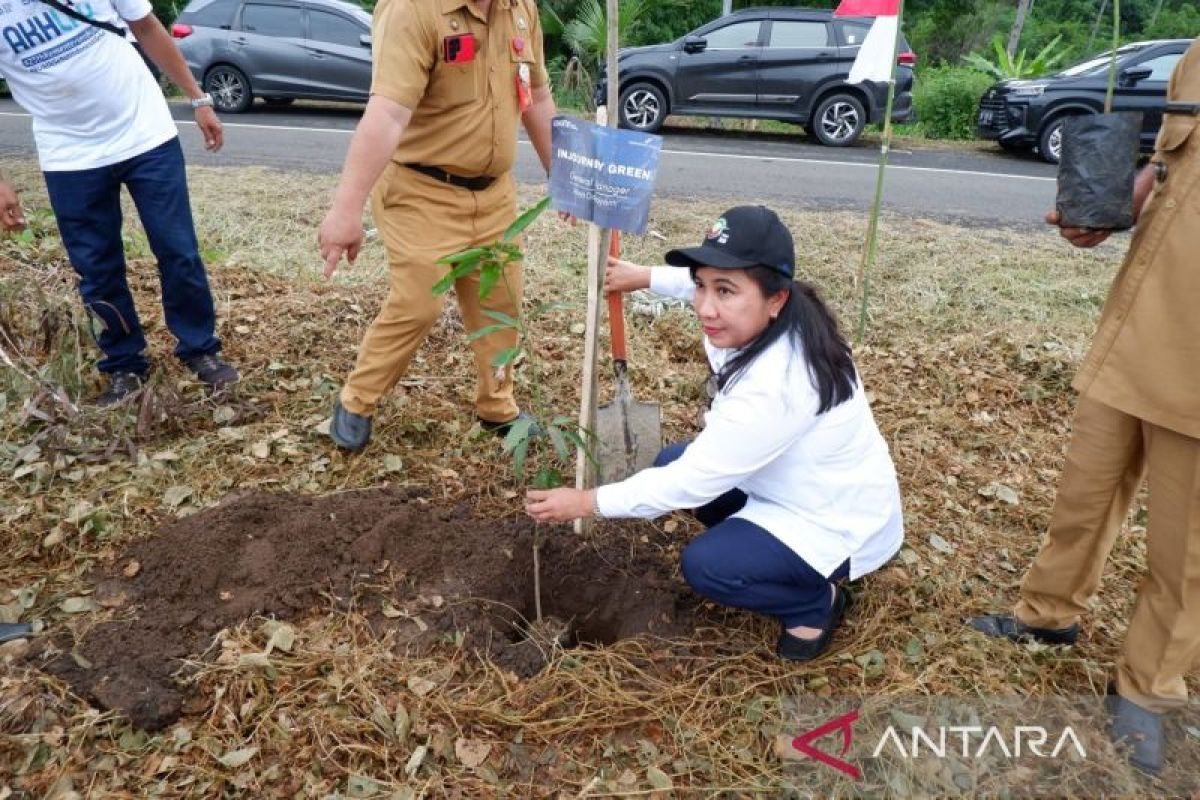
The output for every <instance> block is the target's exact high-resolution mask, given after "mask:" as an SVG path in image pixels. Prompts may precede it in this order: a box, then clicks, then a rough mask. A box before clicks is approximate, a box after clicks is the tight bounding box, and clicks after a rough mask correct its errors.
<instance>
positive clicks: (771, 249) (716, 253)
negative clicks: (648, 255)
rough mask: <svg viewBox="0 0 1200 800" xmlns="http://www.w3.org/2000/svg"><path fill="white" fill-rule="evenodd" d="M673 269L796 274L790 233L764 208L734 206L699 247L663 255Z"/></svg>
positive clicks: (706, 235)
mask: <svg viewBox="0 0 1200 800" xmlns="http://www.w3.org/2000/svg"><path fill="white" fill-rule="evenodd" d="M666 262H667V263H668V264H670V265H671V266H672V267H719V268H723V269H747V268H749V267H758V266H762V267H769V268H770V269H773V270H775V271H776V272H778V273H780V274H782V275H784V276H785V277H788V278H791V277H792V276H793V275H795V274H796V249H795V245H794V244H793V243H792V233H791V231H789V230H788V229H787V226H786V225H784V224H783V223H782V222H780V220H779V217H778V216H777V215H776V214H775V212H774V211H772V210H771V209H769V208H767V207H765V206H735V207H734V208H731V209H729V210H728V211H726V212H725V213H724V214H722V215H721V216H720V217H719V218H717V221H716V222H714V223H713V224H712V227H710V228H709V229H708V233H706V234H705V235H704V241H703V242H702V243H701V244H700V246H699V247H683V248H679V249H677V250H672V251H670V252H669V253H667V255H666Z"/></svg>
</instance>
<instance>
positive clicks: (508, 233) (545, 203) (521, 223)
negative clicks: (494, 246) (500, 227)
mask: <svg viewBox="0 0 1200 800" xmlns="http://www.w3.org/2000/svg"><path fill="white" fill-rule="evenodd" d="M549 205H550V198H549V197H543V198H542V199H541V200H539V201H537V202H536V203H534V204H533V205H532V206H531V207H529V208H527V209H525V210H524V211H522V212H521V216H519V217H517V218H516V220H515V221H514V222H513V224H512V225H509V226H508V229H507V230H505V231H504V236H502V237H501V238H502V239H503V240H504V241H506V242H511V241H512V240H513V239H515V238H517V236H519V235H520V233H521V231H523V230H525V229H526V228H528V227H529V226H530V225H532V224H533V221H534V220H535V219H537V218H538V217H539V216H541V214H542V212H543V211H545V210H546V208H547V207H549Z"/></svg>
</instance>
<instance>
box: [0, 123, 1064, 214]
mask: <svg viewBox="0 0 1200 800" xmlns="http://www.w3.org/2000/svg"><path fill="white" fill-rule="evenodd" d="M172 112H173V113H174V115H175V117H176V119H178V120H179V121H180V123H181V124H180V131H181V137H182V140H183V143H184V148H185V151H186V153H187V158H188V162H189V163H190V164H198V165H209V166H238V165H257V166H266V167H272V168H276V169H281V170H307V171H317V172H336V171H337V170H338V169H340V167H341V164H342V159H343V158H344V156H345V153H346V147H347V145H348V143H349V141H350V133H351V132H352V131H353V129H354V126H355V124H356V123H357V121H358V117H359V114H360V113H361V107H357V106H334V105H330V106H308V105H306V106H304V107H292V108H283V109H274V108H266V107H263V106H256V107H255V108H254V110H253V111H251V112H248V113H245V114H238V115H226V116H225V117H224V118H223V122H224V123H225V128H226V131H225V139H226V144H225V147H224V149H222V150H221V152H220V153H218V154H216V155H211V154H209V153H206V152H205V151H204V149H203V148H202V147H201V143H200V140H199V136H198V134H197V132H196V128H195V125H194V124H192V122H191V112H190V109H188V108H187V106H186V105H183V104H181V103H173V104H172ZM664 134H665V135H664V141H663V153H662V159H661V164H660V169H659V177H658V183H657V187H656V191H657V192H658V193H659V194H660V195H668V196H673V197H715V198H725V199H729V200H730V201H734V200H737V201H751V200H762V201H765V202H770V201H773V200H774V201H778V200H786V201H787V202H788V203H791V204H795V205H803V206H810V207H815V208H841V209H866V208H869V207H870V203H871V200H872V198H873V197H874V192H875V180H876V174H877V165H878V159H879V153H878V149H877V148H876V147H874V146H865V145H864V146H858V147H851V148H844V149H834V148H827V147H821V146H819V145H815V144H810V143H808V142H806V141H803V140H800V139H799V138H798V137H795V136H783V135H772V134H758V133H736V132H732V131H703V132H701V131H695V130H690V129H682V128H668V129H665V131H664ZM518 154H519V158H518V164H517V177H518V179H520V180H522V181H530V182H533V181H538V180H540V179H541V175H542V171H541V167H540V165H539V164H538V162H537V158H536V156H535V155H534V152H533V148H532V147H531V146H530V145H529V143H528V142H527V141H522V144H521V146H520V147H519V148H518ZM33 155H34V147H33V135H32V132H31V130H30V120H29V117H28V115H27V114H25V113H24V111H23V110H22V109H21V108H20V106H18V105H16V104H15V103H14V102H13V101H11V100H7V99H6V100H0V156H25V157H32V156H33ZM1054 187H1055V184H1054V168H1053V167H1051V166H1050V165H1048V164H1044V163H1041V162H1040V161H1036V160H1034V159H1032V158H1022V157H1017V156H1010V155H1007V154H1003V153H999V152H997V153H995V154H992V153H979V152H970V151H961V150H949V149H922V150H916V151H907V150H893V151H892V153H891V156H890V165H889V168H888V172H887V177H886V181H885V188H884V206H885V209H886V210H887V211H890V212H895V213H900V214H905V215H911V216H917V217H928V218H933V219H941V220H947V221H953V222H958V223H964V224H969V225H997V224H998V225H1005V226H1027V225H1040V224H1041V217H1042V214H1043V213H1044V212H1045V210H1047V209H1049V208H1052V207H1053V204H1054V191H1055V188H1054Z"/></svg>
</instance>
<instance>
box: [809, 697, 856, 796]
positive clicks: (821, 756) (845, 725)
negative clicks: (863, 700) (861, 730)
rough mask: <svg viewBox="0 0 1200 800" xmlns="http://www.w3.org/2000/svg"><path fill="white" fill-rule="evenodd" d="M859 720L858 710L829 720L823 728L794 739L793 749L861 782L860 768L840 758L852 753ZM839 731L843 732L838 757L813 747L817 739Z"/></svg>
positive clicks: (814, 729)
mask: <svg viewBox="0 0 1200 800" xmlns="http://www.w3.org/2000/svg"><path fill="white" fill-rule="evenodd" d="M857 720H858V709H857V708H856V709H854V710H853V711H851V712H850V713H849V714H843V715H842V716H840V717H838V718H836V719H831V720H829V722H826V723H825V724H824V725H822V726H821V727H819V728H813V729H812V730H811V731H809V732H808V733H805V734H803V735H801V736H797V737H796V738H795V739H792V747H794V748H796V749H797V750H798V751H800V752H801V753H803V754H804V755H806V756H808V757H809V758H815V759H816V760H817V761H820V762H821V763H822V764H825V765H826V766H829V767H833V768H834V769H836V770H837V771H838V772H844V773H845V774H847V775H849V776H850V777H851V778H854V780H859V779H860V778H862V771H861V770H859V768H858V767H856V766H854V765H853V764H851V763H850V762H848V761H843V760H842V759H841V758H840V756H844V755H846V753H848V752H850V742H851V741H852V740H853V737H854V723H855V722H856V721H857ZM837 730H840V731H841V732H842V752H841V753H839V754H838V755H837V756H831V755H829V753H826V752H823V751H821V750H818V749H817V748H815V747H813V746H812V744H811V742H814V741H816V740H817V739H820V738H822V737H823V736H828V735H829V734H831V733H833V732H834V731H837Z"/></svg>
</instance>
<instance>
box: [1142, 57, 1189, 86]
mask: <svg viewBox="0 0 1200 800" xmlns="http://www.w3.org/2000/svg"><path fill="white" fill-rule="evenodd" d="M1181 58H1183V53H1166V54H1165V55H1161V56H1157V57H1155V58H1148V59H1146V60H1145V61H1143V62H1142V63H1140V64H1138V65H1137V66H1138V67H1150V69H1151V70H1153V71H1152V72H1151V73H1150V77H1149V78H1146V80H1148V81H1167V80H1170V79H1171V73H1172V72H1173V71H1174V70H1175V65H1176V64H1178V63H1179V59H1181Z"/></svg>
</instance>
